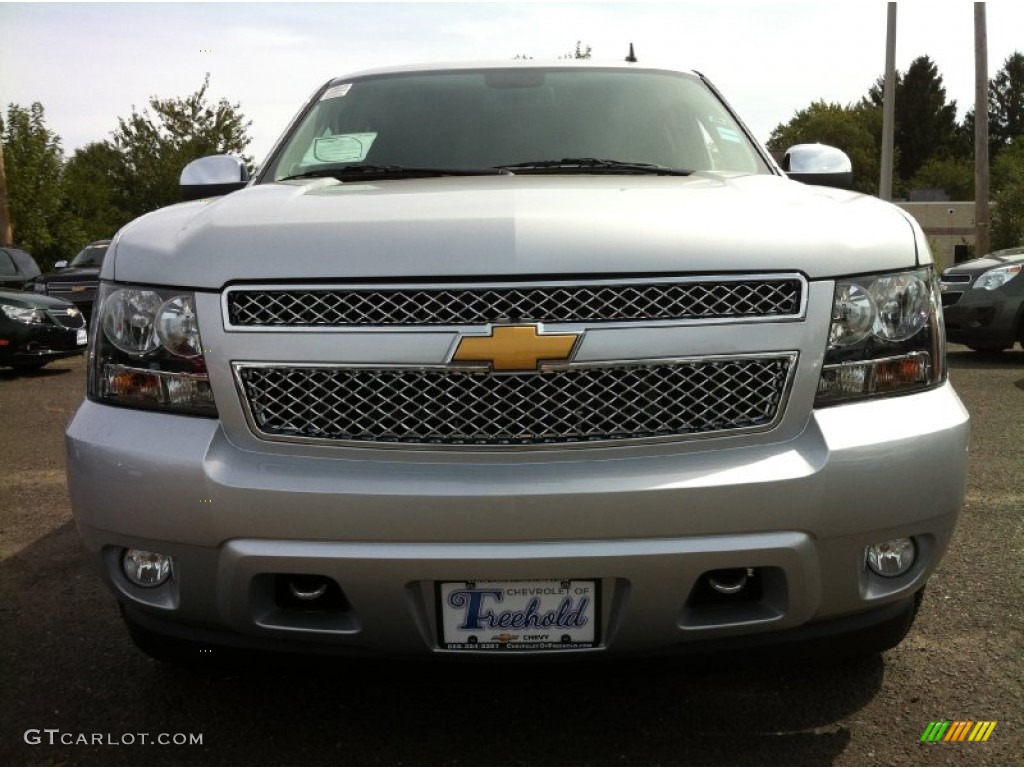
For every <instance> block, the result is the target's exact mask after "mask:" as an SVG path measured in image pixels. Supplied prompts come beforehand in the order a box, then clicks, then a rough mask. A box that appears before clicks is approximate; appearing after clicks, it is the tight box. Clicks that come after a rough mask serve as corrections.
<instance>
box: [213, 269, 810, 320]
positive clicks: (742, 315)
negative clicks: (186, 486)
mask: <svg viewBox="0 0 1024 768" xmlns="http://www.w3.org/2000/svg"><path fill="white" fill-rule="evenodd" d="M804 286H805V282H804V280H803V278H801V277H800V276H798V275H784V276H777V277H765V276H738V277H734V276H728V277H701V278H660V279H649V280H621V281H608V280H605V281H588V282H585V283H581V282H575V283H571V284H561V283H546V284H544V283H541V284H536V283H531V284H529V285H525V284H520V285H517V284H497V285H465V286H451V285H446V286H419V287H409V286H401V287H398V286H396V287H391V286H373V287H365V286H362V287H361V286H340V287H338V286H333V287H317V286H310V287H293V288H284V287H280V286H272V287H262V286H260V287H235V288H230V289H228V291H227V293H226V298H225V315H226V319H227V324H228V326H229V327H233V328H268V327H269V328H274V327H279V328H302V327H312V328H322V327H334V326H394V325H404V326H409V325H418V326H424V325H427V326H429V325H479V324H485V323H497V322H508V321H515V322H524V321H525V322H547V323H558V322H564V323H583V322H586V323H594V322H634V321H659V320H725V319H742V320H745V321H753V320H757V319H768V320H778V319H785V318H788V317H799V316H800V314H801V313H802V311H803V301H804V293H805V290H804Z"/></svg>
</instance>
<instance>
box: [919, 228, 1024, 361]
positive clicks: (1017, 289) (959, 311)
mask: <svg viewBox="0 0 1024 768" xmlns="http://www.w3.org/2000/svg"><path fill="white" fill-rule="evenodd" d="M939 279H940V285H941V286H942V313H943V315H944V316H945V319H946V338H947V339H948V340H949V341H952V342H955V343H957V344H965V345H967V346H968V347H970V348H971V349H973V350H977V351H979V352H999V351H1002V350H1004V349H1009V348H1010V347H1012V346H1013V345H1014V343H1017V342H1019V343H1020V344H1022V345H1024V247H1020V248H1007V249H1006V250H1002V251H995V252H994V253H990V254H988V255H987V256H982V257H981V258H980V259H973V260H971V261H966V262H964V263H963V264H958V265H957V266H955V267H950V268H949V269H947V270H946V271H945V272H943V273H942V277H941V278H939Z"/></svg>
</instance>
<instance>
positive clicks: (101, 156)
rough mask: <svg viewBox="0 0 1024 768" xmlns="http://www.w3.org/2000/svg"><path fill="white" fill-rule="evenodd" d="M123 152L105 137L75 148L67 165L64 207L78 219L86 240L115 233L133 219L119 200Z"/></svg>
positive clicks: (83, 237)
mask: <svg viewBox="0 0 1024 768" xmlns="http://www.w3.org/2000/svg"><path fill="white" fill-rule="evenodd" d="M120 174H122V160H121V155H120V154H119V153H118V151H117V150H116V149H114V147H113V145H111V144H110V143H109V142H106V141H98V142H93V143H91V144H87V145H86V146H84V147H82V148H81V149H78V150H76V151H75V153H74V155H72V156H71V159H70V160H68V161H67V163H66V164H65V166H64V199H65V205H64V210H65V211H66V212H67V214H68V215H69V216H71V217H73V218H75V219H77V220H78V221H79V224H80V229H81V231H82V239H83V241H92V240H99V239H102V238H107V237H112V236H113V234H114V233H115V232H117V230H119V229H120V228H121V227H123V226H124V225H125V224H127V223H128V222H129V221H131V220H132V218H133V216H132V214H131V213H130V212H128V211H126V210H123V209H122V208H120V207H119V205H118V203H117V202H116V201H117V199H118V198H119V197H121V196H120V195H118V193H117V189H118V179H119V178H120Z"/></svg>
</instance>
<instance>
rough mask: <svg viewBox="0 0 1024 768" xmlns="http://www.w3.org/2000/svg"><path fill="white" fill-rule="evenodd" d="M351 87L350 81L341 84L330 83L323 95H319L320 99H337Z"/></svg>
mask: <svg viewBox="0 0 1024 768" xmlns="http://www.w3.org/2000/svg"><path fill="white" fill-rule="evenodd" d="M351 88H352V83H342V84H341V85H332V86H331V87H330V88H328V89H327V90H326V91H324V95H323V96H321V97H320V101H325V100H327V99H338V98H341V97H342V96H344V95H345V94H346V93H348V92H349V90H351Z"/></svg>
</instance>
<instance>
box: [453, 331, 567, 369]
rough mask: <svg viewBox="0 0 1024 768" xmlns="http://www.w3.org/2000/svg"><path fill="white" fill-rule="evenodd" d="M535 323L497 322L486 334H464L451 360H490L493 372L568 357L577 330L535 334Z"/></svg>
mask: <svg viewBox="0 0 1024 768" xmlns="http://www.w3.org/2000/svg"><path fill="white" fill-rule="evenodd" d="M537 331H538V327H537V326H536V325H499V326H497V327H496V328H494V329H493V330H492V331H491V335H490V336H464V337H463V338H462V341H460V342H459V346H458V347H456V349H455V355H454V356H453V357H452V362H455V363H490V364H491V368H492V369H493V370H495V371H535V370H537V367H538V364H539V362H540V361H541V360H555V361H564V360H568V359H569V356H570V355H571V354H572V350H573V347H574V346H575V345H576V341H577V340H578V339H579V337H580V334H578V333H550V334H542V333H538V332H537Z"/></svg>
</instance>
